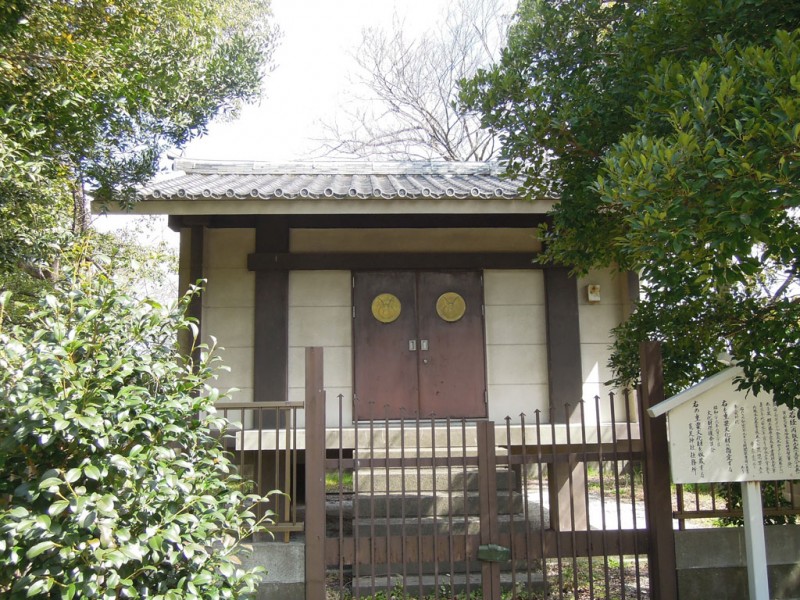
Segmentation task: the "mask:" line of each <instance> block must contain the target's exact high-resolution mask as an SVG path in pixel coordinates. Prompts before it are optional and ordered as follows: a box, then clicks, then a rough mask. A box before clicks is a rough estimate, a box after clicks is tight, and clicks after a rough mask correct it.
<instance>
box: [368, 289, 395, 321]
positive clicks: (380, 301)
mask: <svg viewBox="0 0 800 600" xmlns="http://www.w3.org/2000/svg"><path fill="white" fill-rule="evenodd" d="M400 308H401V306H400V299H399V298H398V297H397V296H395V295H394V294H378V295H377V296H375V299H374V300H373V301H372V316H373V317H375V318H376V319H377V320H378V321H380V322H381V323H391V322H392V321H396V320H397V317H399V316H400Z"/></svg>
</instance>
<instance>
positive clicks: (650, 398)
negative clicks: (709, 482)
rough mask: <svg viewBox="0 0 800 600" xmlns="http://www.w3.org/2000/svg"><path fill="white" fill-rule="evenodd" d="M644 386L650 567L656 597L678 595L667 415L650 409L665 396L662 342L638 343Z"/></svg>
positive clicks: (641, 401) (642, 415) (641, 407)
mask: <svg viewBox="0 0 800 600" xmlns="http://www.w3.org/2000/svg"><path fill="white" fill-rule="evenodd" d="M639 365H640V368H641V374H642V388H641V392H640V393H639V414H640V419H641V432H642V434H641V435H642V443H643V445H644V454H645V462H644V466H645V470H644V492H645V511H646V513H647V524H648V529H649V534H650V547H649V548H648V552H647V557H648V565H649V567H648V571H649V573H650V591H651V593H652V594H653V600H671V599H673V598H677V597H678V581H677V567H676V559H675V532H674V531H673V529H672V490H671V488H670V477H669V445H668V441H667V417H666V415H661V416H660V417H651V416H649V415H648V414H647V409H648V408H651V407H653V406H655V405H656V404H658V403H659V402H662V401H663V400H664V369H663V365H662V361H661V345H660V344H658V343H657V342H644V343H642V344H641V345H640V346H639Z"/></svg>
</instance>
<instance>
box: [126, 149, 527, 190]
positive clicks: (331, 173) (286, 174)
mask: <svg viewBox="0 0 800 600" xmlns="http://www.w3.org/2000/svg"><path fill="white" fill-rule="evenodd" d="M174 169H175V170H176V171H183V172H184V175H180V176H178V177H173V178H171V179H166V180H163V181H159V182H152V183H150V184H148V185H146V186H145V187H143V188H141V189H140V190H139V193H138V196H139V198H140V199H189V200H192V199H209V198H212V199H213V198H235V199H247V198H262V199H269V198H288V199H293V198H311V199H325V198H333V199H336V198H364V199H366V198H387V199H391V198H505V199H512V198H517V197H519V194H518V183H517V182H515V181H514V180H510V179H506V178H503V177H501V174H502V169H501V168H500V167H499V165H497V164H492V163H474V162H473V163H468V162H463V163H455V162H380V163H377V162H312V163H284V164H274V163H253V162H249V163H246V162H205V161H194V160H188V159H179V160H176V161H175V165H174Z"/></svg>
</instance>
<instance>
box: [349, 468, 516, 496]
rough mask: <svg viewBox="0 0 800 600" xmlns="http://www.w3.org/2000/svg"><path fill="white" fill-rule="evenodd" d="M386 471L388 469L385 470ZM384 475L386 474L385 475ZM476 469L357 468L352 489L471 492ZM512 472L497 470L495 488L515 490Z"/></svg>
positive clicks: (398, 491)
mask: <svg viewBox="0 0 800 600" xmlns="http://www.w3.org/2000/svg"><path fill="white" fill-rule="evenodd" d="M387 471H388V472H387ZM387 475H388V477H387ZM478 479H479V477H478V469H477V468H472V467H468V468H467V469H466V470H465V469H453V470H451V471H450V473H449V474H448V472H447V468H445V467H437V468H436V469H428V468H424V469H400V468H392V469H388V470H387V469H359V470H358V471H357V473H356V485H357V488H356V490H357V491H358V493H360V494H363V493H369V492H387V493H393V492H394V493H402V492H405V493H408V492H432V491H437V492H438V491H446V490H450V491H453V492H464V491H465V490H466V491H467V492H474V491H477V490H478V489H479V485H478ZM515 483H516V478H515V476H514V473H513V472H511V471H508V470H505V469H502V470H499V471H498V472H497V490H498V491H503V490H513V489H515Z"/></svg>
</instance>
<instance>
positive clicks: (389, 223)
mask: <svg viewBox="0 0 800 600" xmlns="http://www.w3.org/2000/svg"><path fill="white" fill-rule="evenodd" d="M548 219H549V217H548V216H547V215H545V214H532V213H521V214H515V213H511V214H394V215H375V214H352V215H351V214H329V215H170V217H169V224H170V228H172V229H174V230H176V231H177V230H179V229H180V228H181V227H190V226H191V225H194V224H197V223H198V222H202V224H203V225H205V226H206V227H210V228H251V227H256V224H257V223H258V222H264V221H270V220H282V221H284V222H286V223H288V226H289V227H290V228H292V229H350V228H376V229H392V228H399V229H433V228H438V229H441V228H487V227H490V228H498V227H499V228H505V227H511V228H526V227H538V226H539V225H540V224H542V223H544V222H547V221H548Z"/></svg>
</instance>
